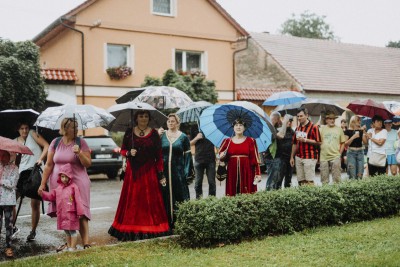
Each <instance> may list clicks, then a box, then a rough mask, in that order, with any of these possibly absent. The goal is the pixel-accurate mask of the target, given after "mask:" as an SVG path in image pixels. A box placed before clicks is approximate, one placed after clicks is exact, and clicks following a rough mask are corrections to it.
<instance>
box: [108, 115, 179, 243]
mask: <svg viewBox="0 0 400 267" xmlns="http://www.w3.org/2000/svg"><path fill="white" fill-rule="evenodd" d="M150 119H151V118H150V113H149V112H148V111H146V110H143V111H138V112H136V113H135V115H134V121H135V123H136V126H135V127H134V128H133V129H132V128H129V129H128V130H127V131H126V133H125V135H124V140H123V144H122V147H121V155H123V156H126V157H127V166H126V172H125V178H124V184H123V186H122V190H121V196H120V199H119V203H118V208H117V213H116V214H115V219H114V222H113V224H112V226H111V227H110V229H109V230H108V233H109V234H110V235H112V236H114V237H116V238H118V240H120V241H134V240H140V239H147V238H153V237H158V236H165V235H169V234H170V233H171V232H170V228H169V225H168V218H167V214H166V212H165V207H164V202H163V198H162V193H161V186H162V185H164V184H165V182H166V180H165V178H164V177H163V175H162V174H163V160H162V153H161V140H160V137H159V135H158V133H157V131H156V130H154V129H152V128H150V127H149V126H148V125H149V121H150Z"/></svg>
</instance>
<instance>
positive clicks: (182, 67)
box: [175, 50, 205, 72]
mask: <svg viewBox="0 0 400 267" xmlns="http://www.w3.org/2000/svg"><path fill="white" fill-rule="evenodd" d="M203 62H204V53H203V52H193V51H181V50H176V51H175V71H177V72H181V71H182V72H190V71H196V70H201V71H203V72H204V71H205V69H204V64H203Z"/></svg>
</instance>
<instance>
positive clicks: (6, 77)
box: [0, 39, 47, 111]
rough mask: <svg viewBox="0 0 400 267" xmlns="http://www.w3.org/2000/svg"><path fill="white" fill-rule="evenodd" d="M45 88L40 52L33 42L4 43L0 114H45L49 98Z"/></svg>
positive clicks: (0, 42) (1, 42)
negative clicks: (10, 111)
mask: <svg viewBox="0 0 400 267" xmlns="http://www.w3.org/2000/svg"><path fill="white" fill-rule="evenodd" d="M44 86H45V83H44V79H43V78H42V76H41V73H40V65H39V48H38V47H37V46H36V45H35V44H34V43H33V42H31V41H24V42H16V43H14V42H11V41H9V40H4V39H0V99H1V101H0V110H4V109H25V108H31V109H34V110H37V111H41V110H42V109H43V108H44V105H45V100H46V97H47V94H46V92H45V90H44Z"/></svg>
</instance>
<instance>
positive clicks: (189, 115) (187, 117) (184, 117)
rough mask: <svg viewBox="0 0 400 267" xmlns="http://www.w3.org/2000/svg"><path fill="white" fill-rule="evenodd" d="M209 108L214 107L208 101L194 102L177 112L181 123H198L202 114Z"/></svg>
mask: <svg viewBox="0 0 400 267" xmlns="http://www.w3.org/2000/svg"><path fill="white" fill-rule="evenodd" d="M209 106H212V104H211V103H210V102H207V101H197V102H193V103H190V104H189V105H186V106H184V107H181V108H180V109H179V110H178V111H177V112H176V115H178V116H179V118H180V119H181V123H187V122H198V121H199V117H200V114H201V112H202V111H203V110H204V109H206V108H208V107H209Z"/></svg>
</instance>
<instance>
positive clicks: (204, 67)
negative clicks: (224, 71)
mask: <svg viewBox="0 0 400 267" xmlns="http://www.w3.org/2000/svg"><path fill="white" fill-rule="evenodd" d="M176 52H182V71H184V72H187V71H190V70H188V69H187V65H186V53H187V52H189V53H197V54H200V65H201V68H200V70H201V71H202V72H203V73H204V74H205V75H208V53H207V51H194V50H183V49H172V69H173V70H176V61H175V57H176V55H175V54H176Z"/></svg>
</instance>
